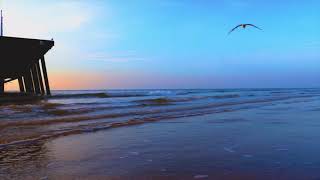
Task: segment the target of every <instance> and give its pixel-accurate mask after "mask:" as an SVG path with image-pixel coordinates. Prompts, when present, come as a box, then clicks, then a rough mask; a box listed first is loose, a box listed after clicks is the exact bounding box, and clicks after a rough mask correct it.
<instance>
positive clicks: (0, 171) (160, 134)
mask: <svg viewBox="0 0 320 180" xmlns="http://www.w3.org/2000/svg"><path fill="white" fill-rule="evenodd" d="M319 105H320V89H312V88H308V89H306V88H305V89H176V90H172V89H152V90H90V91H89V90H88V91H53V92H52V97H48V98H46V99H43V100H38V101H33V102H29V103H18V104H17V103H15V104H13V103H7V104H2V105H1V108H0V134H1V136H0V177H11V178H12V177H16V178H17V179H19V178H21V177H22V176H25V175H26V174H28V173H30V172H33V173H34V174H33V175H34V176H31V177H32V178H31V179H33V177H37V178H41V177H42V176H45V177H46V176H49V175H50V172H55V173H54V174H52V173H51V176H52V177H54V178H53V179H55V178H58V179H59V176H57V175H61V174H65V173H67V174H68V173H69V175H71V177H73V178H74V176H73V175H80V174H82V172H87V173H89V174H90V173H92V172H95V173H94V174H98V175H103V177H104V176H105V175H106V176H108V177H109V176H110V177H113V176H118V175H122V177H127V178H128V177H138V178H136V179H140V178H141V176H144V175H146V174H147V175H151V176H153V175H156V176H157V177H158V176H160V177H162V175H165V176H166V175H169V176H173V177H174V178H173V179H179V177H180V178H181V177H185V178H184V179H188V178H191V179H193V178H196V179H197V178H198V177H200V178H201V177H203V178H206V177H207V176H209V175H210V176H211V177H212V176H214V177H224V175H226V176H227V175H230V176H227V177H236V176H237V174H232V172H237V173H240V174H241V176H242V175H244V176H243V177H246V176H245V175H246V174H243V172H244V171H245V172H247V171H254V172H257V173H260V174H258V175H257V177H269V178H274V177H278V174H275V173H274V172H275V171H276V172H278V170H279V171H280V170H281V171H284V172H286V173H287V174H285V175H288V176H285V177H290V178H292V176H291V175H293V176H295V173H293V172H292V171H291V170H292V169H299V170H301V171H302V170H303V168H306V167H309V166H312V167H310V168H311V169H312V170H315V169H316V168H317V167H318V164H319V163H318V160H319V162H320V159H318V158H311V157H305V156H308V155H310V156H314V155H312V154H313V152H316V151H318V150H320V146H318V145H317V143H316V141H317V139H316V138H317V137H318V136H319V135H318V134H317V133H316V132H317V127H319V126H320V122H318V118H319V117H320V108H319V107H320V106H319ZM187 122H188V123H189V125H188V123H187ZM266 129H268V130H266ZM249 132H251V133H249ZM97 134H98V135H97ZM184 138H186V139H184ZM310 139H313V141H310ZM58 142H59V143H58ZM182 142H183V143H182ZM201 142H202V143H201ZM306 142H308V143H309V144H310V146H309V148H308V145H306V144H307V143H306ZM140 143H141V144H140ZM146 144H148V146H147V145H146ZM188 144H189V145H188ZM149 145H150V146H149ZM176 145H179V147H177V146H176ZM311 145H313V146H311ZM111 146H112V147H111ZM44 147H46V148H44ZM67 147H68V148H67ZM181 148H182V149H181ZM261 148H262V149H261ZM299 148H304V149H299ZM88 149H89V150H88ZM241 150H242V151H243V152H241ZM61 151H62V152H63V153H61ZM307 151H311V152H312V153H306V152H307ZM59 152H60V153H59ZM143 152H145V153H146V154H147V155H148V158H145V159H144V160H143V162H144V163H142V164H141V163H140V160H137V159H131V160H130V157H132V158H137V157H141V156H142V155H141V154H142V153H143ZM240 152H241V153H240ZM148 153H149V154H148ZM166 153H167V154H166ZM237 153H239V154H237ZM279 153H284V154H283V155H282V156H278V155H279ZM290 153H291V154H290ZM48 154H50V155H48ZM66 154H68V155H69V156H67V155H66ZM80 154H81V155H80ZM89 154H90V156H89ZM97 154H99V155H97ZM236 154H237V155H239V156H236ZM47 155H48V156H49V157H54V158H53V159H54V160H52V159H50V158H48V157H47ZM160 155H161V156H160ZM162 155H163V156H162ZM74 156H76V157H74ZM87 156H88V157H87ZM70 157H74V158H73V159H72V162H71V161H70ZM84 157H86V158H84ZM111 157H112V158H111ZM281 157H286V158H284V159H282V158H281ZM128 158H129V159H128ZM166 158H169V160H168V159H167V160H168V162H170V163H168V164H166V163H165V162H166V161H167V160H164V159H166ZM170 158H171V159H170ZM39 159H40V160H39ZM48 159H50V160H48ZM57 159H58V160H57ZM101 159H103V160H101ZM155 159H158V162H162V163H160V164H156V165H152V163H154V162H155ZM206 159H208V161H206ZM250 160H252V162H251V161H250ZM56 161H58V162H59V163H60V164H59V163H56ZM87 161H88V162H91V163H92V164H86V162H87ZM309 161H311V162H309ZM39 162H41V163H39ZM43 162H45V163H43ZM80 162H81V163H83V165H81V167H82V168H83V169H81V168H80V167H79V166H78V164H79V163H80ZM182 162H185V163H182ZM249 162H250V163H251V164H250V163H249ZM287 162H290V163H293V164H286V163H287ZM55 163H56V164H58V165H57V166H56V167H55V166H54V165H52V164H55ZM119 163H120V164H119ZM197 163H198V164H197ZM246 163H249V166H248V167H247V166H246V165H248V164H246ZM279 163H280V164H279ZM281 163H282V164H281ZM308 163H311V164H308ZM71 164H72V165H71ZM186 164H188V165H186ZM38 165H39V167H37V166H38ZM219 165H221V167H220V166H219ZM51 166H52V167H51ZM278 166H279V167H278ZM16 167H20V169H21V173H20V174H19V173H17V169H16ZM53 167H54V168H53ZM65 167H68V168H65ZM134 167H140V168H139V169H137V168H134ZM191 167H192V168H191ZM243 167H246V168H245V170H243V169H242V168H243ZM51 168H53V169H51ZM79 168H80V169H79ZM150 168H151V169H150ZM153 168H154V169H153ZM168 168H169V169H170V168H171V171H169V170H168ZM278 168H280V169H278ZM281 168H282V169H281ZM66 169H67V170H66ZM106 169H112V171H111V170H110V171H107V170H106ZM155 169H156V170H158V171H159V172H157V171H155ZM163 169H164V170H163ZM213 169H215V170H216V171H215V174H210V172H211V171H212V170H213ZM120 170H123V171H120ZM147 170H150V171H148V172H147ZM167 170H168V171H167ZM197 170H198V171H199V172H197ZM233 170H234V171H233ZM263 170H266V172H264V171H263ZM303 171H304V170H303ZM189 172H190V173H189ZM219 172H223V173H222V174H219ZM225 172H227V174H224V173H225ZM270 172H271V174H272V176H267V175H268V173H270ZM297 172H298V171H297ZM48 173H49V175H48ZM126 173H127V174H126ZM228 173H229V174H228ZM230 173H231V174H230ZM301 174H302V175H303V176H301V177H303V178H304V177H306V176H304V175H305V174H306V173H305V172H301ZM308 174H309V175H310V174H311V175H312V178H313V177H317V176H316V175H318V174H317V173H316V171H311V173H308ZM1 175H2V176H1ZM16 175H17V176H16ZM84 175H88V174H84ZM140 175H141V176H140ZM231 175H232V176H231ZM233 175H234V176H233ZM269 175H270V174H269ZM94 177H95V176H93V178H92V179H95V178H94ZM139 177H140V178H139ZM297 177H300V176H297ZM308 177H309V176H308ZM290 178H288V179H290ZM120 179H126V178H120ZM142 179H143V178H142ZM147 179H149V178H147ZM160 179H162V178H160ZM163 179H166V178H163ZM227 179H228V178H227ZM230 179H233V178H230ZM246 179H248V178H246ZM249 179H250V178H249ZM259 179H261V178H259ZM267 179H268V178H267Z"/></svg>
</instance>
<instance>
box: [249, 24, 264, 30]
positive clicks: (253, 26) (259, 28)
mask: <svg viewBox="0 0 320 180" xmlns="http://www.w3.org/2000/svg"><path fill="white" fill-rule="evenodd" d="M246 25H248V26H252V27H255V28H257V29H260V30H262V29H261V28H259V27H257V26H255V25H253V24H246Z"/></svg>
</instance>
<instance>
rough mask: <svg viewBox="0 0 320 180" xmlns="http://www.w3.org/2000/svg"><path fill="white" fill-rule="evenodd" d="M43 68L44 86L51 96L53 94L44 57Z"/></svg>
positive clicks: (42, 58) (42, 60) (42, 59)
mask: <svg viewBox="0 0 320 180" xmlns="http://www.w3.org/2000/svg"><path fill="white" fill-rule="evenodd" d="M41 67H42V71H43V78H44V84H45V86H46V91H47V95H48V96H50V95H51V92H50V86H49V79H48V73H47V68H46V62H45V60H44V56H42V57H41Z"/></svg>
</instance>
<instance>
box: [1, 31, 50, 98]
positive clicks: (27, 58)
mask: <svg viewBox="0 0 320 180" xmlns="http://www.w3.org/2000/svg"><path fill="white" fill-rule="evenodd" d="M53 46H54V41H53V40H41V39H26V38H17V37H7V36H0V94H4V87H5V85H6V83H8V82H11V81H13V80H18V82H19V88H20V92H21V93H25V94H30V95H39V96H43V95H50V94H51V92H50V86H49V79H48V74H47V68H46V63H45V54H46V53H47V52H48V51H49V50H50V49H51V48H52V47H53Z"/></svg>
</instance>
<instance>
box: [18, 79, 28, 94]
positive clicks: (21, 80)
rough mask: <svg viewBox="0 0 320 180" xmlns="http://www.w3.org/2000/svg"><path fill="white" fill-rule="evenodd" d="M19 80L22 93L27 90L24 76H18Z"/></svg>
mask: <svg viewBox="0 0 320 180" xmlns="http://www.w3.org/2000/svg"><path fill="white" fill-rule="evenodd" d="M18 82H19V88H20V92H22V93H24V92H26V91H25V88H24V83H23V78H22V77H19V78H18Z"/></svg>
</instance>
